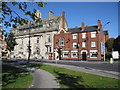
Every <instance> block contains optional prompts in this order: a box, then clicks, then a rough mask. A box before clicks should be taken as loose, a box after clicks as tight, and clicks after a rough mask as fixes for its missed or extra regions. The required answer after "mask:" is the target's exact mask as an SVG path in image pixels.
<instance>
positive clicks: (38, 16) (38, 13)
mask: <svg viewBox="0 0 120 90" xmlns="http://www.w3.org/2000/svg"><path fill="white" fill-rule="evenodd" d="M35 15H36V16H37V18H42V13H41V12H40V11H39V10H37V11H36V12H35ZM37 18H36V17H35V19H37Z"/></svg>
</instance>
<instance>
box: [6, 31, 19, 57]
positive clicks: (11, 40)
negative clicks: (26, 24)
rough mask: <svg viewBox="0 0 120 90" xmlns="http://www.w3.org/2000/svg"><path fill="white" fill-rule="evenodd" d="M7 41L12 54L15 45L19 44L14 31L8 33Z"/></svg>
mask: <svg viewBox="0 0 120 90" xmlns="http://www.w3.org/2000/svg"><path fill="white" fill-rule="evenodd" d="M5 41H6V43H7V49H8V50H9V51H10V55H11V51H13V50H14V47H15V45H17V43H16V41H15V36H14V34H13V33H12V32H10V33H9V34H7V33H6V35H5Z"/></svg>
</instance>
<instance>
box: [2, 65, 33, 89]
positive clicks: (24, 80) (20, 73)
mask: <svg viewBox="0 0 120 90" xmlns="http://www.w3.org/2000/svg"><path fill="white" fill-rule="evenodd" d="M32 80H33V77H32V75H31V73H29V72H28V71H25V70H22V69H19V68H15V67H12V66H7V65H3V66H2V88H3V89H5V88H28V87H29V86H30V84H31V83H32Z"/></svg>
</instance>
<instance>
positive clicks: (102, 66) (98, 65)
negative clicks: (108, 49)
mask: <svg viewBox="0 0 120 90" xmlns="http://www.w3.org/2000/svg"><path fill="white" fill-rule="evenodd" d="M42 62H43V63H56V61H53V60H49V61H48V60H42ZM57 63H58V64H65V65H73V66H78V67H84V68H86V69H88V68H92V69H99V70H105V71H114V72H120V68H119V63H118V62H114V63H113V64H110V63H109V62H90V61H67V60H64V61H62V60H59V61H57Z"/></svg>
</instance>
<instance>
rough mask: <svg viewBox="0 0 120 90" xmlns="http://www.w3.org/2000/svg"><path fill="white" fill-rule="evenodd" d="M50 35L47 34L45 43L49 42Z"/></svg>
mask: <svg viewBox="0 0 120 90" xmlns="http://www.w3.org/2000/svg"><path fill="white" fill-rule="evenodd" d="M50 41H51V40H50V34H47V38H46V42H50Z"/></svg>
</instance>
